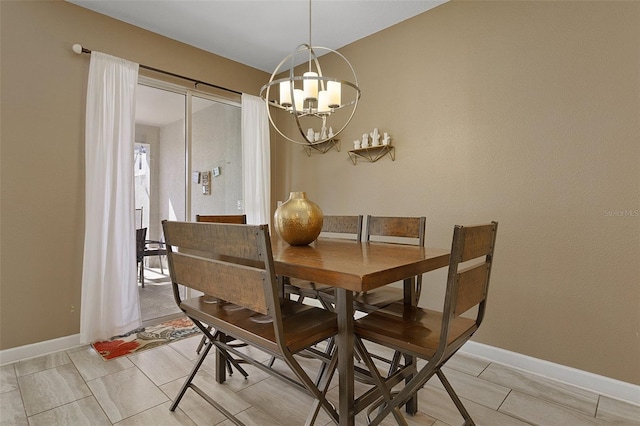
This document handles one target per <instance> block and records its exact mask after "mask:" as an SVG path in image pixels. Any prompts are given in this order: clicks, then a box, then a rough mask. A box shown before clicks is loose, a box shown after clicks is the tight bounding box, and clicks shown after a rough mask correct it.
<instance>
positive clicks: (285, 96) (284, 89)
mask: <svg viewBox="0 0 640 426" xmlns="http://www.w3.org/2000/svg"><path fill="white" fill-rule="evenodd" d="M280 105H282V106H283V107H285V108H288V107H290V106H291V81H283V82H281V83H280Z"/></svg>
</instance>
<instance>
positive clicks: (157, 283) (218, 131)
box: [132, 78, 243, 321]
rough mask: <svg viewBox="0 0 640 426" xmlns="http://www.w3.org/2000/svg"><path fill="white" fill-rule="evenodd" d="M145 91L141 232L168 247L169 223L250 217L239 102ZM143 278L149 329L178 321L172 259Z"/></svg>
mask: <svg viewBox="0 0 640 426" xmlns="http://www.w3.org/2000/svg"><path fill="white" fill-rule="evenodd" d="M139 83H140V84H139V85H138V93H137V95H138V96H137V108H136V139H135V146H134V152H133V153H132V155H134V160H135V164H134V168H135V170H134V174H135V182H136V183H135V198H136V213H139V217H140V219H139V221H140V223H138V222H136V226H137V227H144V228H147V239H149V240H156V241H163V240H164V238H163V236H162V225H161V223H162V220H164V219H167V220H195V215H196V214H217V215H219V214H238V213H243V202H242V144H241V108H240V100H239V99H238V101H237V102H234V101H231V100H228V99H219V98H217V97H215V96H213V95H210V94H206V93H200V92H197V91H193V90H189V89H186V88H184V87H179V86H174V85H168V84H165V83H162V82H158V81H154V80H150V79H146V78H141V79H140V82H139ZM136 217H138V215H137V216H136ZM136 220H138V219H136ZM142 273H144V274H145V277H144V278H145V288H144V289H143V288H142V287H141V285H140V284H139V289H140V291H139V293H140V300H141V311H142V319H143V321H150V320H152V319H154V318H159V317H165V316H167V315H170V314H174V313H178V312H179V310H178V309H177V307H176V305H175V301H174V299H173V297H172V295H171V285H170V280H169V276H168V275H169V272H168V270H167V265H166V259H164V258H162V257H150V258H147V259H145V260H144V264H143V268H142Z"/></svg>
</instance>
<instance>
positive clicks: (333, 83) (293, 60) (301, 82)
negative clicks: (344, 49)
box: [260, 0, 360, 152]
mask: <svg viewBox="0 0 640 426" xmlns="http://www.w3.org/2000/svg"><path fill="white" fill-rule="evenodd" d="M325 54H326V55H328V54H332V55H337V57H338V58H339V60H340V61H339V62H340V63H341V64H342V68H343V70H342V71H343V72H346V73H347V74H348V76H347V77H346V78H345V79H341V78H336V77H330V76H326V75H324V74H323V73H322V69H321V67H320V62H319V61H318V57H320V56H323V55H325ZM325 57H328V56H325ZM300 58H302V59H303V61H302V63H303V64H304V62H306V64H305V65H300V69H306V71H305V72H302V74H301V75H300V73H299V74H298V75H296V74H295V71H296V70H295V68H296V64H297V63H300ZM344 64H346V66H345V65H344ZM285 65H287V66H288V75H286V76H285V77H281V78H278V79H276V76H278V75H280V74H283V73H285V71H286V68H285V67H284V66H285ZM299 72H300V71H299ZM350 79H352V80H353V82H351V81H349V80H350ZM276 86H277V87H276ZM276 95H278V96H279V98H278V99H275V96H276ZM260 96H261V97H262V99H264V100H265V102H266V104H267V112H268V116H269V121H270V122H271V125H272V126H273V128H274V129H275V130H276V131H277V132H278V133H279V134H280V135H281V136H282V137H284V138H285V139H287V140H289V141H291V142H294V143H297V144H302V145H307V146H311V147H313V146H314V145H320V144H323V143H326V142H334V143H335V141H336V139H335V138H336V137H337V136H338V134H340V132H342V131H343V130H344V129H345V128H346V127H347V125H348V124H349V122H350V121H351V119H352V118H353V115H354V114H355V112H356V108H357V106H358V100H359V99H360V88H359V87H358V78H357V77H356V74H355V71H354V70H353V67H352V66H351V64H350V63H349V61H348V60H347V58H345V57H344V56H343V55H342V54H341V53H339V52H337V51H335V50H333V49H330V48H327V47H319V46H312V44H311V0H309V44H306V43H305V44H301V45H299V46H298V47H297V48H296V50H295V51H293V52H292V53H291V54H289V55H288V56H287V57H285V58H284V59H283V60H282V61H281V62H280V64H279V65H278V66H277V67H276V69H275V70H274V71H273V74H271V78H270V79H269V82H268V83H267V84H265V85H264V86H262V88H261V89H260ZM277 110H284V111H287V112H288V113H289V115H290V116H291V117H293V119H294V120H295V130H293V132H292V133H291V134H289V132H287V131H285V130H283V129H281V128H280V127H278V126H277V125H276V123H275V120H274V118H273V112H274V111H277ZM341 110H342V112H341V113H338V111H341ZM338 117H339V118H338ZM340 118H341V120H340ZM334 119H335V120H334ZM289 123H290V121H289ZM334 125H335V126H336V127H333V126H334ZM287 128H288V129H290V128H294V127H293V126H289V127H287ZM323 152H326V151H323Z"/></svg>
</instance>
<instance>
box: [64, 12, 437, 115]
mask: <svg viewBox="0 0 640 426" xmlns="http://www.w3.org/2000/svg"><path fill="white" fill-rule="evenodd" d="M66 1H68V2H70V3H74V4H76V5H78V6H81V7H84V8H87V9H90V10H93V11H95V12H98V13H101V14H104V15H107V16H110V17H112V18H115V19H118V20H120V21H124V22H127V23H129V24H132V25H135V26H137V27H140V28H144V29H146V30H149V31H152V32H154V33H157V34H161V35H164V36H166V37H169V38H171V39H174V40H178V41H180V42H183V43H186V44H189V45H191V46H195V47H197V48H200V49H203V50H205V51H208V52H211V53H214V54H217V55H220V56H223V57H225V58H229V59H232V60H234V61H237V62H240V63H242V64H245V65H248V66H250V67H253V68H257V69H259V70H262V71H265V72H268V73H271V72H273V70H274V69H275V67H276V66H277V65H278V64H279V63H280V61H281V60H282V59H284V58H285V57H286V56H287V55H289V54H290V53H292V52H293V51H294V50H295V49H296V47H297V46H298V45H300V44H302V43H308V42H309V2H308V1H307V0H197V1H194V0H66ZM446 1H447V0H313V3H312V4H311V16H312V28H311V30H312V34H311V37H312V39H311V42H312V44H313V45H314V46H322V47H328V48H330V49H334V50H337V49H339V48H341V47H343V46H346V45H348V44H350V43H352V42H354V41H356V40H359V39H361V38H364V37H366V36H368V35H371V34H373V33H376V32H378V31H381V30H383V29H385V28H388V27H390V26H392V25H395V24H397V23H399V22H402V21H404V20H406V19H409V18H411V17H413V16H415V15H418V14H420V13H423V12H425V11H427V10H429V9H431V8H433V7H436V6H438V5H440V4H442V3H445V2H446ZM75 41H76V42H77V43H80V44H82V40H75ZM84 47H86V48H88V49H92V46H84ZM105 53H109V52H105ZM145 65H146V64H145ZM170 95H171V94H164V95H163V94H162V93H158V92H157V91H153V90H144V89H143V90H141V91H139V93H138V97H137V108H136V110H137V112H136V121H137V122H139V123H143V124H148V125H155V126H162V125H165V124H168V123H171V122H173V121H175V120H177V119H179V118H180V117H183V116H184V108H183V107H182V105H180V104H177V105H176V103H175V102H171V99H172V97H171V96H170ZM165 99H166V100H167V102H164V100H165Z"/></svg>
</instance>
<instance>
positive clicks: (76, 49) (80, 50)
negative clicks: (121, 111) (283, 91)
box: [71, 44, 242, 95]
mask: <svg viewBox="0 0 640 426" xmlns="http://www.w3.org/2000/svg"><path fill="white" fill-rule="evenodd" d="M71 49H73V51H74V52H75V53H77V54H78V55H80V54H82V53H89V54H90V53H91V50H89V49H87V48H85V47H82V45H81V44H74V45H73V46H72V47H71ZM138 66H139V67H140V68H144V69H145V70H149V71H154V72H158V73H161V74H166V75H170V76H171V77H176V78H180V79H182V80H187V81H190V82H192V83H194V84H195V87H196V88H197V87H198V84H204V85H205V86H209V87H213V88H215V89H220V90H225V91H227V92H231V93H235V94H237V95H242V92H238V91H237V90H233V89H227V88H226V87H222V86H218V85H217V84H211V83H207V82H206V81H200V80H195V79H193V78H190V77H185V76H183V75H180V74H175V73H172V72H169V71H164V70H161V69H158V68H153V67H150V66H147V65H142V64H138Z"/></svg>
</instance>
